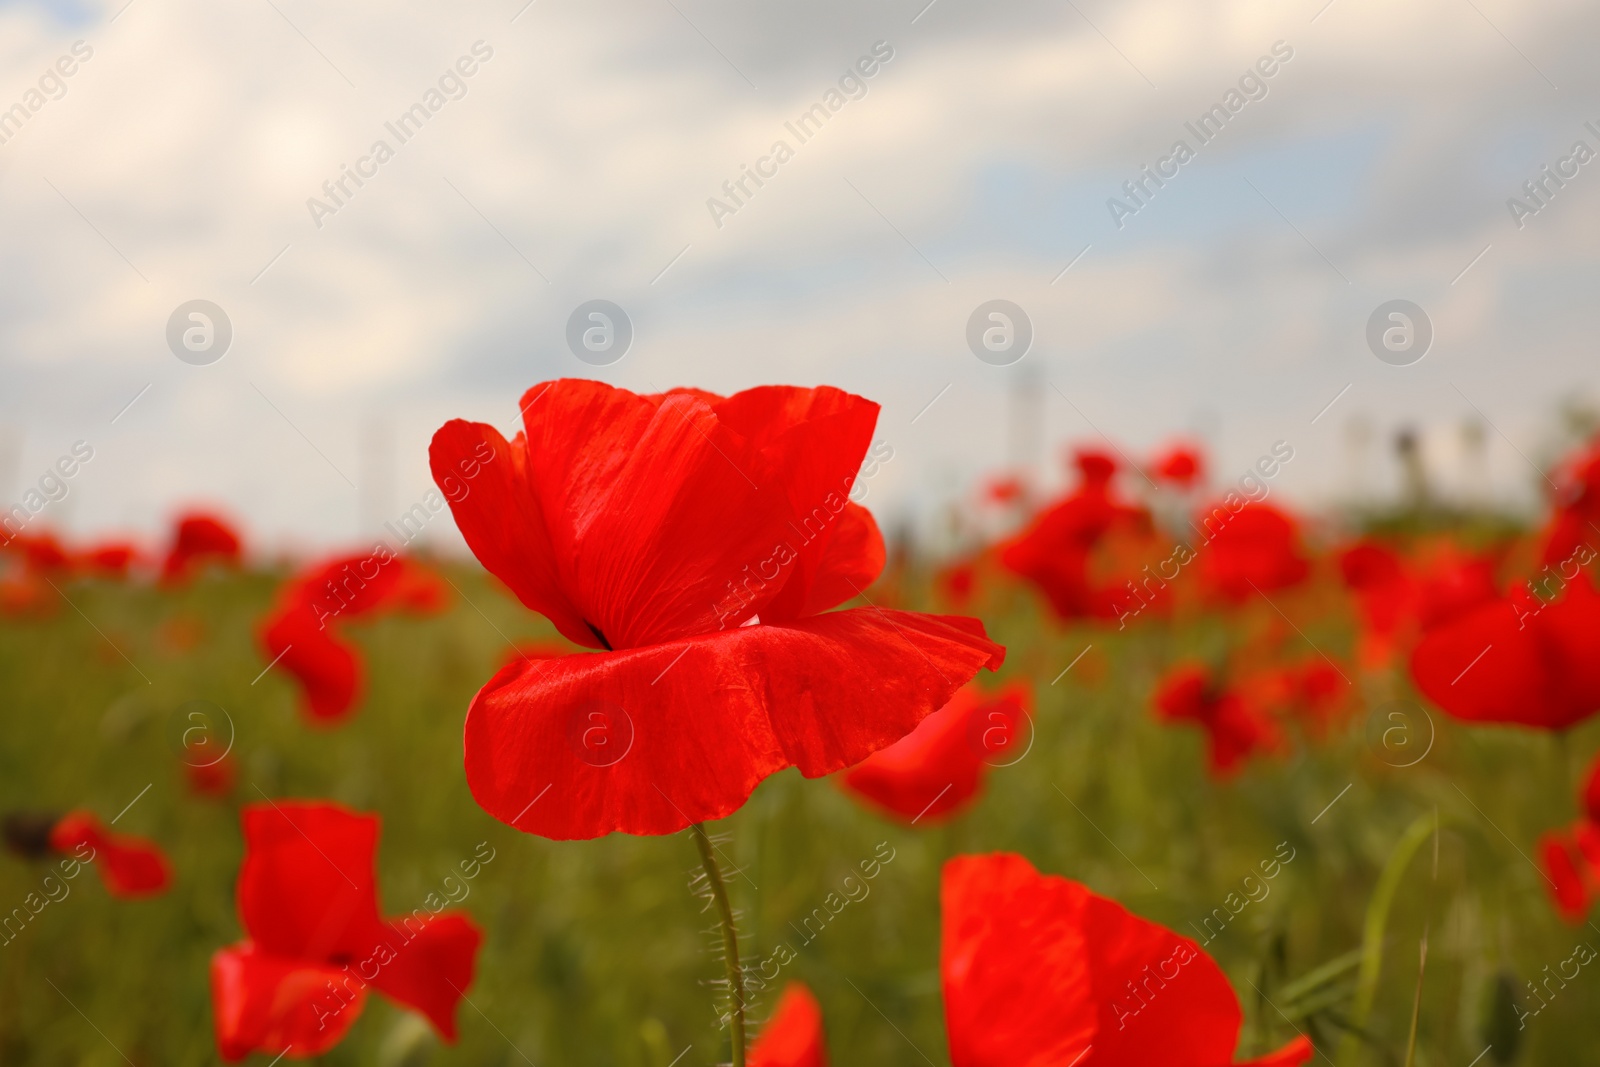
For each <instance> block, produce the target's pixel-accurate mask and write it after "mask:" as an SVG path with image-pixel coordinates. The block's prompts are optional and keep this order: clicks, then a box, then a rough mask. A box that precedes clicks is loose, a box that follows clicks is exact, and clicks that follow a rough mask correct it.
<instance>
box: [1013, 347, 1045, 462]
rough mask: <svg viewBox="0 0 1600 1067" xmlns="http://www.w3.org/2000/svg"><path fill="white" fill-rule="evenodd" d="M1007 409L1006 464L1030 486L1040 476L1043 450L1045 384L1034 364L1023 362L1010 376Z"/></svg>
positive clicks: (1036, 365)
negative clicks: (1040, 457)
mask: <svg viewBox="0 0 1600 1067" xmlns="http://www.w3.org/2000/svg"><path fill="white" fill-rule="evenodd" d="M1007 407H1008V411H1007V418H1006V437H1007V441H1006V459H1007V463H1008V465H1009V466H1010V467H1011V469H1012V471H1013V472H1015V473H1016V474H1017V475H1019V476H1020V477H1021V478H1022V479H1023V480H1024V482H1026V483H1028V484H1029V485H1032V484H1033V483H1034V479H1035V478H1036V477H1037V476H1038V474H1039V471H1038V469H1037V468H1038V463H1039V456H1040V453H1041V452H1042V451H1043V449H1044V414H1045V404H1044V382H1043V375H1042V373H1041V371H1040V369H1039V366H1038V364H1037V363H1030V362H1028V361H1027V360H1023V361H1022V362H1021V363H1019V364H1017V366H1016V368H1015V369H1014V370H1013V371H1012V372H1011V395H1010V399H1009V401H1008V403H1007Z"/></svg>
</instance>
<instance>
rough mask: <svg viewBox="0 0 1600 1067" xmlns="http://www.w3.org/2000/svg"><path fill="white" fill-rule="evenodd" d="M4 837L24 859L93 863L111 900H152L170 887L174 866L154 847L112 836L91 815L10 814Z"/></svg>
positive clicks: (137, 839) (139, 840)
mask: <svg viewBox="0 0 1600 1067" xmlns="http://www.w3.org/2000/svg"><path fill="white" fill-rule="evenodd" d="M4 834H5V841H6V845H7V847H8V848H10V849H11V851H13V852H15V853H17V854H18V855H20V856H23V857H25V858H27V859H32V860H42V859H46V858H48V857H50V856H52V855H61V856H66V857H68V858H70V859H73V860H77V861H79V862H81V863H93V864H94V866H95V869H96V870H98V871H99V872H100V881H101V882H102V883H104V885H105V887H106V891H107V892H109V893H110V894H111V895H112V896H114V897H123V898H127V899H133V898H138V897H148V896H154V895H156V894H158V893H162V892H164V891H165V890H166V889H167V887H168V886H170V885H171V884H172V866H171V864H169V863H168V862H167V858H166V856H165V855H164V854H163V853H162V852H161V849H160V848H158V847H157V846H156V845H155V843H154V842H152V841H148V840H146V839H145V838H142V837H134V836H133V835H131V834H115V833H112V832H111V831H110V830H109V829H108V828H107V827H106V826H104V825H103V824H102V823H101V822H100V820H99V819H98V818H97V817H96V816H95V815H94V814H93V813H91V812H87V811H72V812H68V813H67V814H66V815H55V814H35V813H26V812H16V813H12V814H10V815H7V816H6V818H5V823H4Z"/></svg>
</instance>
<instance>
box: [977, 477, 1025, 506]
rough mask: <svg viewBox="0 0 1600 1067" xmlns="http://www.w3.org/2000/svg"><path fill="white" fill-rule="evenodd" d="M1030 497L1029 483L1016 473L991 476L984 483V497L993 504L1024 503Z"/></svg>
mask: <svg viewBox="0 0 1600 1067" xmlns="http://www.w3.org/2000/svg"><path fill="white" fill-rule="evenodd" d="M1027 498H1028V483H1027V482H1026V481H1024V480H1023V479H1022V478H1021V477H1020V476H1018V475H1015V474H1005V475H1001V476H999V477H997V478H991V479H990V480H989V481H988V482H986V483H985V484H984V487H983V499H984V500H986V501H988V502H989V503H991V504H1022V503H1025V502H1026V501H1027Z"/></svg>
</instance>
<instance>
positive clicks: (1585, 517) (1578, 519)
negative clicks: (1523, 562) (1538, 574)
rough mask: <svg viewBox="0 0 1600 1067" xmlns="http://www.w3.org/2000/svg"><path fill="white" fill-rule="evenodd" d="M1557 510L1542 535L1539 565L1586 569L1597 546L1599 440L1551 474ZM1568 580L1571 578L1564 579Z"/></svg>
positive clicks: (1599, 537)
mask: <svg viewBox="0 0 1600 1067" xmlns="http://www.w3.org/2000/svg"><path fill="white" fill-rule="evenodd" d="M1551 473H1552V477H1554V478H1555V480H1556V482H1557V485H1558V489H1557V499H1556V507H1555V510H1554V512H1553V513H1552V515H1551V517H1550V524H1549V526H1547V527H1546V529H1545V533H1544V548H1543V550H1542V551H1541V553H1540V562H1541V563H1543V564H1545V566H1546V567H1561V566H1563V565H1572V564H1577V565H1579V566H1583V565H1587V564H1588V563H1589V562H1590V561H1592V560H1593V559H1594V557H1595V555H1596V551H1597V549H1596V546H1600V437H1596V438H1595V439H1594V440H1593V441H1591V442H1590V443H1589V444H1588V445H1587V446H1585V447H1583V448H1581V449H1579V450H1578V451H1577V452H1576V453H1574V454H1573V455H1572V456H1570V457H1568V458H1567V459H1566V460H1564V461H1563V462H1562V463H1560V464H1559V465H1558V466H1557V468H1556V469H1555V470H1554V471H1553V472H1551ZM1563 577H1566V578H1567V580H1569V581H1570V580H1571V576H1570V575H1564V576H1563Z"/></svg>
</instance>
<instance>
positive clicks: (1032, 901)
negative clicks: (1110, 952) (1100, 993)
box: [939, 853, 1099, 1067]
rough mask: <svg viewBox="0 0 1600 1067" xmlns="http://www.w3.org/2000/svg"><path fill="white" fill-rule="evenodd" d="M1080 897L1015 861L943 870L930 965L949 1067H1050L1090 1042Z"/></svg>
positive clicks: (1091, 1016)
mask: <svg viewBox="0 0 1600 1067" xmlns="http://www.w3.org/2000/svg"><path fill="white" fill-rule="evenodd" d="M1088 897H1089V894H1088V891H1087V890H1086V889H1084V888H1083V887H1082V886H1080V885H1078V884H1077V883H1074V882H1069V881H1067V880H1066V879H1064V878H1044V877H1041V876H1040V875H1039V874H1038V872H1037V871H1035V870H1034V869H1033V867H1032V865H1031V864H1029V863H1028V861H1027V860H1025V859H1023V858H1022V857H1021V856H1015V855H1008V854H1004V853H997V854H995V855H990V856H958V857H956V858H955V859H953V860H950V861H949V862H948V863H946V864H945V866H944V876H943V880H942V883H941V887H940V902H941V910H942V914H943V919H942V923H943V933H942V937H941V943H940V950H939V969H940V973H941V976H942V978H943V984H944V1012H945V1030H946V1031H947V1033H948V1035H949V1040H950V1062H951V1064H953V1067H1060V1065H1061V1064H1076V1063H1079V1062H1080V1061H1082V1060H1083V1058H1084V1054H1085V1052H1086V1051H1087V1050H1088V1049H1089V1048H1090V1047H1091V1046H1094V1045H1096V1044H1097V1043H1098V1040H1099V1039H1098V1036H1097V1032H1096V1019H1095V1007H1094V1000H1093V996H1092V992H1091V985H1092V982H1093V978H1092V975H1091V973H1090V959H1089V952H1088V941H1087V938H1086V936H1085V933H1084V926H1083V917H1084V910H1085V908H1086V907H1087V904H1088ZM1095 1062H1096V1063H1098V1062H1099V1060H1098V1058H1096V1060H1095Z"/></svg>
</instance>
